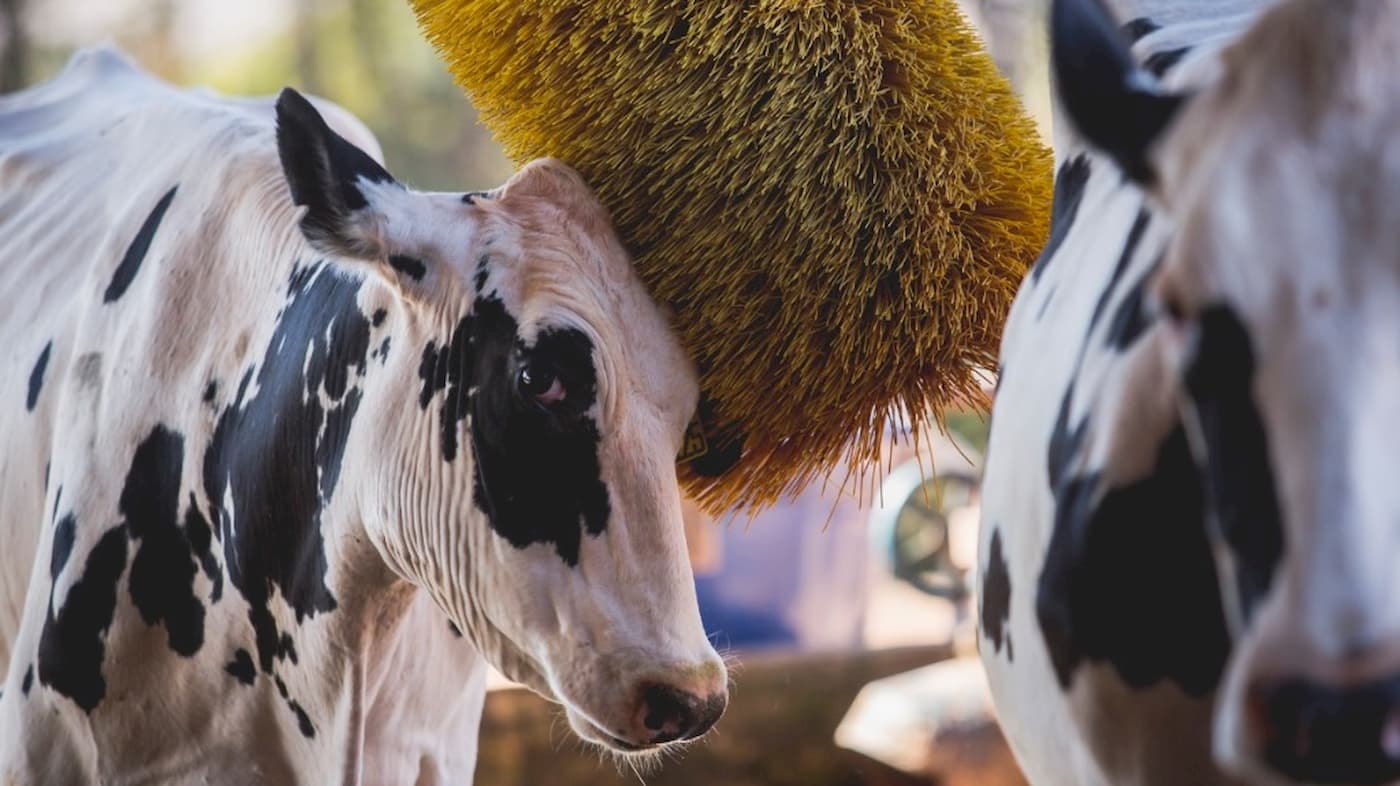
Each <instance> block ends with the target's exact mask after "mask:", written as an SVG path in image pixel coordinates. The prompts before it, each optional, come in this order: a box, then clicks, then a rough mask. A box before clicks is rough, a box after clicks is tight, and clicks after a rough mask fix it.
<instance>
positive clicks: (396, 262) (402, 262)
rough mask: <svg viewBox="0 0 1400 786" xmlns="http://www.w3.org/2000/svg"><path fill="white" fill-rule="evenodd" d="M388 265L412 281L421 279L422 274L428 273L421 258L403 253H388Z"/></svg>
mask: <svg viewBox="0 0 1400 786" xmlns="http://www.w3.org/2000/svg"><path fill="white" fill-rule="evenodd" d="M389 266H390V267H392V268H393V269H395V270H397V271H399V272H400V273H403V274H404V275H405V276H408V277H409V278H411V279H413V280H414V281H422V280H423V276H426V275H427V274H428V266H427V265H425V264H423V260H421V259H419V258H417V257H410V256H405V255H403V254H390V255H389Z"/></svg>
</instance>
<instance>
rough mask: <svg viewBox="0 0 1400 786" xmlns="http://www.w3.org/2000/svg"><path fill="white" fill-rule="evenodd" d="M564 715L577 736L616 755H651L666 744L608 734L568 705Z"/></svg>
mask: <svg viewBox="0 0 1400 786" xmlns="http://www.w3.org/2000/svg"><path fill="white" fill-rule="evenodd" d="M564 713H565V715H566V716H567V717H568V719H569V725H570V726H572V727H573V730H574V733H575V734H577V735H578V736H579V737H581V738H582V739H584V740H587V741H588V742H592V743H595V744H597V745H601V746H603V747H605V748H607V749H608V750H611V751H613V752H614V753H622V754H629V753H650V752H653V751H655V750H657V749H658V748H660V747H662V745H664V743H636V742H631V741H629V740H624V739H622V738H621V737H618V736H617V735H615V734H612V733H610V732H608V731H607V730H606V729H604V728H603V727H602V726H599V725H598V724H597V723H594V722H593V721H592V720H590V719H589V718H588V717H587V716H585V715H584V714H583V713H580V712H578V711H577V710H575V709H574V708H572V707H569V706H568V705H565V710H564Z"/></svg>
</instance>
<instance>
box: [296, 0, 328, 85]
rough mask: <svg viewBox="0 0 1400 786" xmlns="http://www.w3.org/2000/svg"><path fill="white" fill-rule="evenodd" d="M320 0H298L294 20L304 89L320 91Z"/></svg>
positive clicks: (298, 64) (298, 66) (298, 73)
mask: <svg viewBox="0 0 1400 786" xmlns="http://www.w3.org/2000/svg"><path fill="white" fill-rule="evenodd" d="M319 5H320V3H319V2H318V0H296V4H295V8H296V15H295V17H294V21H293V22H292V25H293V28H294V29H295V35H296V54H297V75H298V76H299V77H300V82H301V86H302V88H303V89H305V90H307V91H309V92H312V93H320V92H322V90H321V56H320V49H321V47H320V40H319V39H320V32H321V31H320V30H319V29H318V28H319V24H318V23H319V20H320V14H319V13H318V10H319V9H318V6H319Z"/></svg>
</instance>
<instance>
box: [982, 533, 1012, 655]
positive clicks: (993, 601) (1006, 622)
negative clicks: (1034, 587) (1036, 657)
mask: <svg viewBox="0 0 1400 786" xmlns="http://www.w3.org/2000/svg"><path fill="white" fill-rule="evenodd" d="M981 601H982V610H981V612H980V613H979V615H978V616H979V618H980V619H981V621H982V632H983V633H985V634H987V640H988V641H990V642H991V643H992V648H993V649H994V650H995V651H996V652H1001V643H1002V641H1003V639H1004V640H1005V641H1006V645H1007V651H1006V652H1007V657H1008V658H1010V657H1011V626H1010V621H1011V572H1010V571H1009V570H1008V569H1007V567H1006V557H1005V555H1003V554H1002V550H1001V530H1000V529H998V530H995V531H993V532H992V543H991V549H990V553H989V554H988V555H987V566H986V572H985V573H984V574H983V576H982V596H981Z"/></svg>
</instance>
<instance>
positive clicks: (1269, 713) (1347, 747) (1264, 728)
mask: <svg viewBox="0 0 1400 786" xmlns="http://www.w3.org/2000/svg"><path fill="white" fill-rule="evenodd" d="M1248 701H1249V706H1250V717H1251V720H1252V722H1253V724H1254V727H1255V730H1256V739H1257V740H1258V743H1259V745H1260V750H1261V753H1262V754H1263V757H1264V760H1265V762H1266V763H1267V764H1268V765H1269V766H1270V767H1271V768H1273V769H1274V770H1277V771H1278V772H1280V773H1282V774H1283V775H1286V776H1288V777H1289V778H1292V779H1295V780H1304V781H1311V782H1314V783H1356V784H1372V783H1377V784H1379V783H1389V782H1391V781H1394V780H1397V779H1400V676H1397V677H1394V678H1391V679H1388V680H1383V681H1379V682H1370V683H1363V684H1359V685H1348V686H1340V685H1327V684H1323V683H1318V682H1313V681H1311V680H1307V679H1302V678H1297V677H1292V678H1286V679H1279V680H1266V681H1259V682H1256V683H1254V684H1253V685H1252V686H1251V687H1250V689H1249V697H1248Z"/></svg>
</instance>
